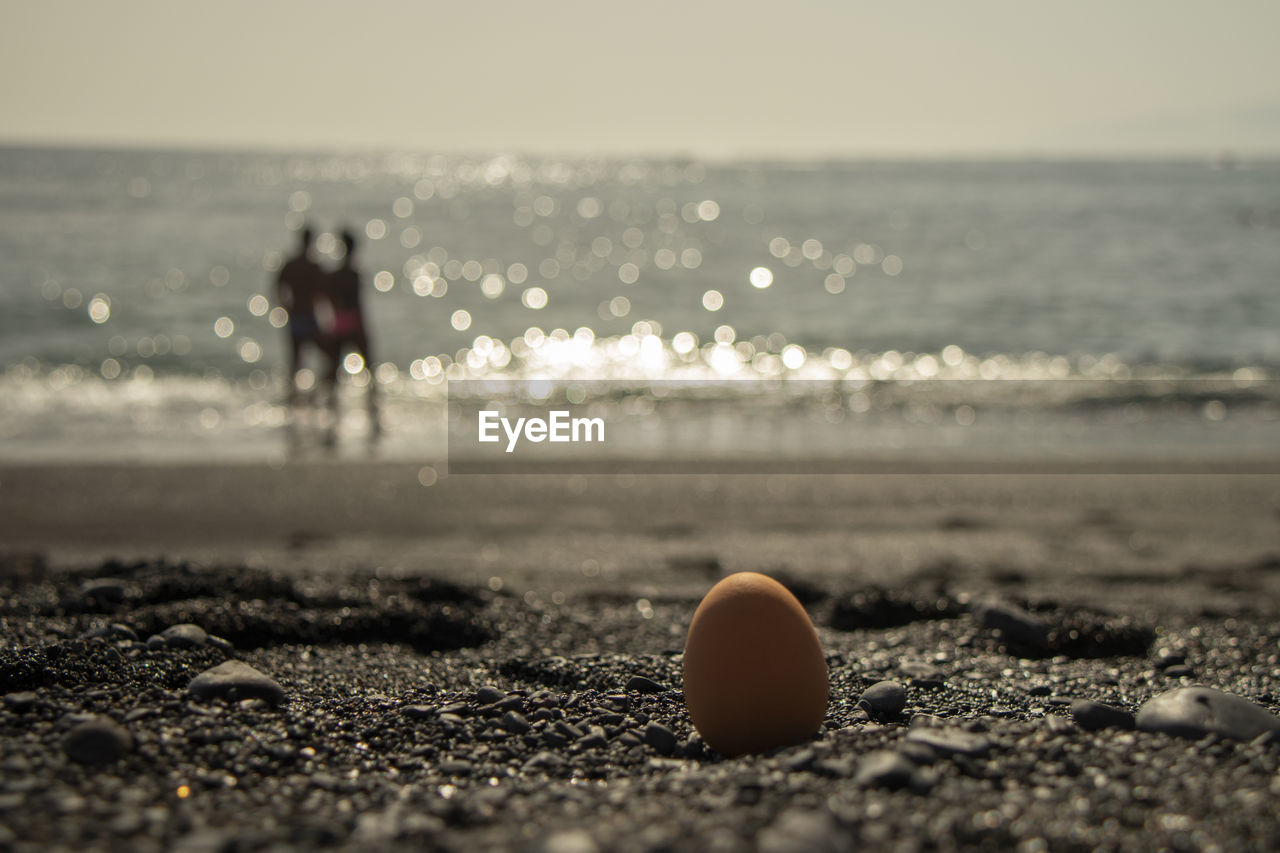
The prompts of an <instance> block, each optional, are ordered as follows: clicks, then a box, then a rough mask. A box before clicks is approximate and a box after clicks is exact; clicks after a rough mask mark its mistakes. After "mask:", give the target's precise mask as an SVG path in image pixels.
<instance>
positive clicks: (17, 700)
mask: <svg viewBox="0 0 1280 853" xmlns="http://www.w3.org/2000/svg"><path fill="white" fill-rule="evenodd" d="M39 701H40V695H39V694H37V693H35V692H34V691H31V690H20V691H18V692H16V693H6V694H4V706H5V707H6V708H8V709H9V710H10V711H13V712H14V713H17V714H22V713H25V712H27V711H30V710H31V709H32V708H34V707H35V706H36V703H37V702H39Z"/></svg>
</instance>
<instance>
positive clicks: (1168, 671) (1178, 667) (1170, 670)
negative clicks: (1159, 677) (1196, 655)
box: [1164, 663, 1196, 678]
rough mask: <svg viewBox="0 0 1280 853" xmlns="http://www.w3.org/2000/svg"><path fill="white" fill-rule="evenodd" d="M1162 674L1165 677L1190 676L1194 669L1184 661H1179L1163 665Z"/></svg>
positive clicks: (1193, 673)
mask: <svg viewBox="0 0 1280 853" xmlns="http://www.w3.org/2000/svg"><path fill="white" fill-rule="evenodd" d="M1164 674H1165V677H1166V678H1190V677H1191V676H1193V675H1195V674H1196V671H1195V670H1194V669H1192V668H1191V667H1189V666H1187V665H1186V664H1185V663H1179V664H1174V665H1173V666H1167V667H1165V669H1164Z"/></svg>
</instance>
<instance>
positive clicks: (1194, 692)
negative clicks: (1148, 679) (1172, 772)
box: [1137, 687, 1280, 740]
mask: <svg viewBox="0 0 1280 853" xmlns="http://www.w3.org/2000/svg"><path fill="white" fill-rule="evenodd" d="M1137 724H1138V728H1139V729H1142V730H1143V731H1146V732H1165V733H1167V734H1171V735H1176V736H1178V737H1187V738H1193V739H1196V740H1199V739H1200V738H1202V737H1204V736H1205V735H1209V734H1216V735H1220V736H1221V737H1225V738H1231V739H1233V740H1252V739H1253V738H1255V737H1257V736H1258V735H1260V734H1263V733H1265V732H1280V717H1277V716H1276V715H1275V714H1272V713H1271V712H1270V711H1268V710H1267V709H1266V708H1264V707H1262V706H1261V705H1258V704H1256V703H1254V702H1250V701H1249V700H1248V699H1245V698H1244V697H1243V696H1236V695H1234V694H1231V693H1223V692H1222V691H1221V690H1214V689H1213V688H1212V687H1178V688H1175V689H1173V690H1169V691H1167V692H1165V693H1161V694H1159V695H1158V696H1153V697H1151V698H1150V699H1148V700H1147V701H1146V703H1145V704H1143V706H1142V707H1141V708H1140V709H1139V710H1138V717H1137Z"/></svg>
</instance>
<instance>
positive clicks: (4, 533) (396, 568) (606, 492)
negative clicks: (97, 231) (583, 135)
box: [0, 463, 1280, 606]
mask: <svg viewBox="0 0 1280 853" xmlns="http://www.w3.org/2000/svg"><path fill="white" fill-rule="evenodd" d="M1248 467H1249V466H1247V465H1241V466H1239V468H1240V469H1242V470H1248ZM421 469H422V466H421V465H417V464H404V463H396V464H390V463H389V464H354V463H336V464H325V463H309V464H301V465H287V466H285V467H282V468H278V469H276V468H272V467H269V466H266V465H235V466H198V465H194V466H163V467H162V466H155V467H151V466H75V467H72V466H47V467H39V466H13V467H9V468H5V469H0V542H3V543H5V545H6V546H7V547H8V548H9V549H11V550H29V551H35V552H39V553H41V554H43V555H44V556H45V557H46V558H47V559H48V560H49V561H50V562H51V563H52V564H54V565H65V566H74V565H82V564H92V563H95V562H97V561H98V560H100V559H102V558H104V557H109V556H117V557H122V558H139V557H157V556H168V557H175V558H182V559H189V560H195V561H199V562H205V563H228V562H247V563H248V564H249V565H251V566H269V567H271V569H272V570H274V571H280V572H294V571H297V572H312V573H324V572H327V571H332V570H336V569H350V568H368V569H379V570H384V571H388V572H391V573H396V574H399V573H409V574H417V573H429V574H437V575H442V576H446V577H449V578H451V579H455V580H459V581H463V582H469V583H479V584H488V583H489V581H490V579H491V578H499V579H501V581H502V583H503V584H505V585H507V587H508V588H518V589H521V590H526V589H534V590H538V591H548V592H549V591H553V590H555V589H559V588H563V589H573V588H577V587H581V586H584V585H585V586H588V587H589V586H593V585H603V586H608V587H609V588H618V587H623V588H634V589H637V590H643V589H644V588H647V587H653V586H660V587H662V588H664V589H668V588H670V586H671V585H672V584H675V585H677V586H678V587H679V588H680V589H681V590H683V591H685V592H688V593H690V594H698V593H699V590H703V589H705V587H706V584H707V578H708V572H709V573H710V575H711V576H715V575H717V574H719V573H722V572H726V571H741V570H788V571H792V572H795V573H797V574H800V575H804V576H811V577H815V578H821V579H831V580H863V581H875V582H891V583H895V584H897V583H902V582H905V581H908V580H910V579H911V578H913V577H917V576H925V577H936V578H942V579H951V580H961V581H967V582H972V583H976V584H981V583H983V582H984V579H986V578H989V577H991V576H993V575H995V576H997V577H999V578H1001V579H1004V580H1008V579H1010V577H1012V576H1018V577H1020V578H1022V579H1024V580H1025V582H1027V583H1028V584H1031V585H1033V586H1034V587H1035V588H1036V589H1038V590H1041V591H1043V592H1044V593H1046V594H1050V593H1052V594H1055V595H1057V594H1066V595H1068V596H1069V597H1071V598H1080V599H1082V600H1091V599H1098V598H1101V599H1103V600H1107V601H1115V600H1116V598H1115V597H1116V596H1117V595H1121V596H1124V595H1125V594H1126V592H1125V591H1126V590H1128V589H1130V587H1135V586H1136V590H1137V591H1136V592H1135V595H1134V596H1133V598H1132V599H1131V600H1129V603H1131V604H1132V605H1134V606H1143V605H1146V604H1149V603H1150V602H1151V601H1152V597H1153V596H1154V597H1155V598H1157V599H1158V598H1160V597H1161V596H1166V594H1167V597H1168V598H1169V600H1170V602H1171V603H1173V604H1176V603H1178V602H1179V601H1183V602H1185V601H1186V600H1187V597H1188V596H1189V595H1192V594H1193V593H1194V595H1193V597H1194V599H1195V600H1196V601H1197V602H1201V603H1203V602H1205V601H1206V596H1207V597H1208V600H1212V598H1213V594H1214V590H1215V588H1216V587H1217V586H1218V584H1219V583H1220V582H1223V579H1226V582H1228V583H1229V582H1231V579H1233V578H1237V577H1238V576H1239V575H1240V574H1241V572H1242V571H1244V570H1245V569H1247V567H1248V566H1250V565H1252V564H1253V563H1255V562H1257V561H1258V560H1262V559H1265V558H1266V557H1267V556H1268V555H1271V554H1275V553H1280V476H1275V475H1248V474H1232V475H1221V474H1183V473H1178V470H1179V469H1178V468H1175V467H1171V468H1170V473H1167V474H1145V475H1123V474H1082V475H1071V474H1059V475H1045V474H1025V475H1022V474H1017V473H1012V474H1010V473H1006V474H998V475H997V474H991V475H957V474H948V473H941V474H935V473H929V472H923V471H922V472H918V473H914V474H894V475H879V474H865V475H862V474H849V475H842V474H832V475H775V476H762V475H716V474H698V475H687V476H679V475H661V476H644V475H631V474H622V475H607V474H601V475H521V476H498V475H466V476H444V477H440V478H439V479H438V480H437V481H436V482H435V483H434V484H433V485H431V486H429V487H427V486H423V485H422V483H421V482H420V478H419V474H420V471H421ZM1170 578H1179V579H1181V583H1180V584H1179V585H1178V586H1176V587H1174V588H1169V587H1168V586H1167V585H1165V584H1163V583H1160V581H1161V580H1164V579H1170ZM495 583H496V581H495Z"/></svg>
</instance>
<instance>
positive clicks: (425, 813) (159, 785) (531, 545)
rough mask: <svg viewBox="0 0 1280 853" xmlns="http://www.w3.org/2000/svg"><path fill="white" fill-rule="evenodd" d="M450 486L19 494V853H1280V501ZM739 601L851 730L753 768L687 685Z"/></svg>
mask: <svg viewBox="0 0 1280 853" xmlns="http://www.w3.org/2000/svg"><path fill="white" fill-rule="evenodd" d="M417 470H418V469H417V468H416V467H413V466H402V465H401V466H398V465H388V466H385V467H381V468H379V467H376V466H372V467H371V466H344V465H327V466H325V465H317V466H305V465H297V466H286V467H285V468H283V469H280V470H271V469H267V468H265V467H264V468H257V467H252V466H245V467H244V468H242V469H236V468H229V467H226V466H223V467H219V468H216V469H213V468H211V469H203V470H202V469H199V468H198V466H191V467H189V468H187V469H176V468H172V467H161V466H155V467H152V468H147V467H144V466H134V467H121V468H116V469H112V468H110V467H99V468H92V467H90V468H85V469H74V470H73V469H70V468H67V467H57V466H53V467H50V468H37V467H26V468H23V467H11V468H8V469H6V470H4V471H3V472H0V483H2V484H3V486H4V489H3V497H2V498H0V501H3V507H2V508H3V513H0V515H2V516H3V519H4V521H3V522H2V523H3V527H4V530H3V534H4V535H3V539H4V541H5V542H6V543H8V550H7V552H6V554H5V557H4V560H3V581H0V583H2V584H3V587H2V590H0V593H2V597H0V601H2V602H3V612H2V613H0V626H2V629H3V639H4V645H3V651H2V652H0V690H2V692H3V706H2V707H0V727H2V728H3V731H4V738H3V740H2V741H0V766H3V768H4V777H3V781H2V782H0V816H2V817H3V820H0V835H2V836H3V838H2V841H3V843H4V844H5V845H7V846H9V847H11V848H14V849H33V850H34V849H77V850H81V849H119V850H126V849H127V850H161V849H179V850H259V849H262V850H265V849H273V850H279V849H297V850H303V849H316V848H329V849H354V848H357V847H368V846H369V845H373V846H376V847H377V848H379V849H406V850H407V849H438V850H476V849H495V850H546V851H590V850H659V849H671V850H770V851H773V850H802V849H803V850H846V849H855V848H865V847H867V846H872V847H874V848H875V849H902V850H933V849H942V850H950V849H1002V850H1003V849H1020V850H1086V849H1089V850H1091V849H1098V848H1101V849H1176V850H1183V849H1186V850H1192V849H1224V850H1225V849H1268V848H1271V847H1274V846H1276V844H1277V843H1280V821H1277V818H1276V811H1275V807H1274V806H1275V802H1276V801H1277V799H1276V798H1277V796H1280V775H1277V771H1278V769H1280V717H1277V716H1276V712H1277V710H1280V632H1278V631H1277V627H1276V626H1277V624H1280V622H1278V620H1277V605H1276V602H1277V601H1280V596H1278V595H1277V592H1280V556H1278V554H1280V543H1277V542H1276V535H1275V534H1276V528H1277V525H1278V524H1280V515H1278V514H1277V506H1278V504H1277V501H1278V500H1280V491H1278V490H1277V484H1276V481H1275V479H1274V478H1273V477H1269V476H1248V475H1229V476H1228V475H1206V474H1200V475H1179V474H1176V473H1171V474H1168V475H1163V476H1160V475H1155V476H1148V477H1119V476H1094V477H1088V476H1074V477H1073V476H1056V477H1055V476H1041V475H1037V476H1032V475H1026V476H1020V475H1017V474H1013V475H1001V476H995V475H991V476H947V475H936V474H931V473H929V472H926V471H921V472H919V473H916V474H913V475H897V476H879V477H855V476H806V477H799V476H797V477H753V476H746V475H738V476H735V475H723V476H719V477H710V476H703V475H698V476H687V477H680V476H664V477H636V478H633V479H625V480H623V481H622V482H619V480H618V478H616V477H608V476H603V475H601V476H587V477H576V478H574V477H553V476H541V477H538V476H528V477H505V478H496V477H495V478H489V477H479V476H477V477H443V478H441V479H440V480H439V481H438V482H436V483H434V485H432V486H431V487H429V488H428V487H424V486H422V485H421V483H420V482H419V481H418V479H417V477H416V472H417ZM107 484H114V486H115V488H116V489H117V494H118V495H119V496H123V497H124V498H126V500H112V499H111V498H110V497H109V496H110V494H111V489H110V488H107V487H106V485H107ZM183 484H185V486H184V485H183ZM197 484H198V489H197V488H196V485H197ZM197 492H198V494H197ZM231 495H236V496H239V499H238V500H230V499H229V498H230V496H231ZM538 495H542V496H543V498H542V499H541V500H537V499H535V498H536V496H538ZM548 495H549V496H550V498H548V497H547V496H548ZM162 496H163V497H162ZM148 501H153V503H148ZM36 507H46V508H47V507H61V508H62V510H63V512H62V513H61V515H60V519H61V521H62V524H61V526H60V527H58V528H56V529H58V530H61V531H62V532H63V533H64V534H65V535H55V534H54V530H55V526H54V525H53V524H52V521H51V520H49V519H48V518H47V513H46V514H45V515H40V514H38V513H36V512H35V509H34V508H36ZM480 507H483V512H480V511H478V508H480ZM196 510H199V511H196ZM41 517H44V518H46V522H45V523H46V524H47V525H48V526H47V527H45V526H42V525H41V523H40V522H39V520H38V519H39V518H41ZM249 519H257V521H258V524H257V525H256V526H255V525H254V524H251V523H249V521H248V520H249ZM372 519H376V521H374V520H372ZM73 520H78V521H76V523H72V521H73ZM281 531H283V532H284V533H283V535H281V534H280V532H281ZM738 570H752V571H761V572H764V573H767V574H770V575H772V576H773V577H775V578H777V579H778V580H780V581H782V583H783V584H784V585H786V586H787V587H788V589H790V590H791V591H792V593H793V594H794V595H795V596H796V597H797V599H798V600H799V601H800V602H801V603H802V604H804V605H805V608H806V610H807V612H808V613H809V615H810V617H811V618H812V620H813V622H814V624H815V626H816V627H817V630H818V633H819V638H820V640H821V642H822V647H823V652H824V654H825V656H826V659H827V665H828V671H829V681H830V701H829V705H828V709H827V714H826V718H825V720H824V721H823V724H822V727H821V729H820V730H819V731H818V732H817V733H816V735H815V736H814V737H813V738H811V739H809V740H807V741H804V742H801V743H797V744H795V745H794V746H789V747H785V748H782V749H779V750H776V751H774V752H771V753H767V754H764V755H756V756H744V757H740V758H734V759H727V758H724V757H723V756H720V755H717V754H716V753H714V752H713V751H711V750H710V749H708V748H707V747H706V746H705V744H704V743H703V742H702V739H701V737H700V736H699V734H698V733H697V732H696V730H694V729H693V727H692V725H691V723H690V720H689V716H688V712H687V709H686V707H685V705H684V701H683V694H682V683H681V655H682V652H683V641H684V633H685V631H686V630H687V628H688V624H689V620H690V618H691V617H692V614H693V611H694V609H695V607H696V606H697V604H698V601H699V600H700V598H701V596H702V595H703V594H704V593H705V592H706V590H707V589H709V588H710V586H711V585H712V584H714V583H715V581H716V580H718V579H719V578H721V577H723V576H725V575H726V574H728V573H731V572H733V571H738Z"/></svg>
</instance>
